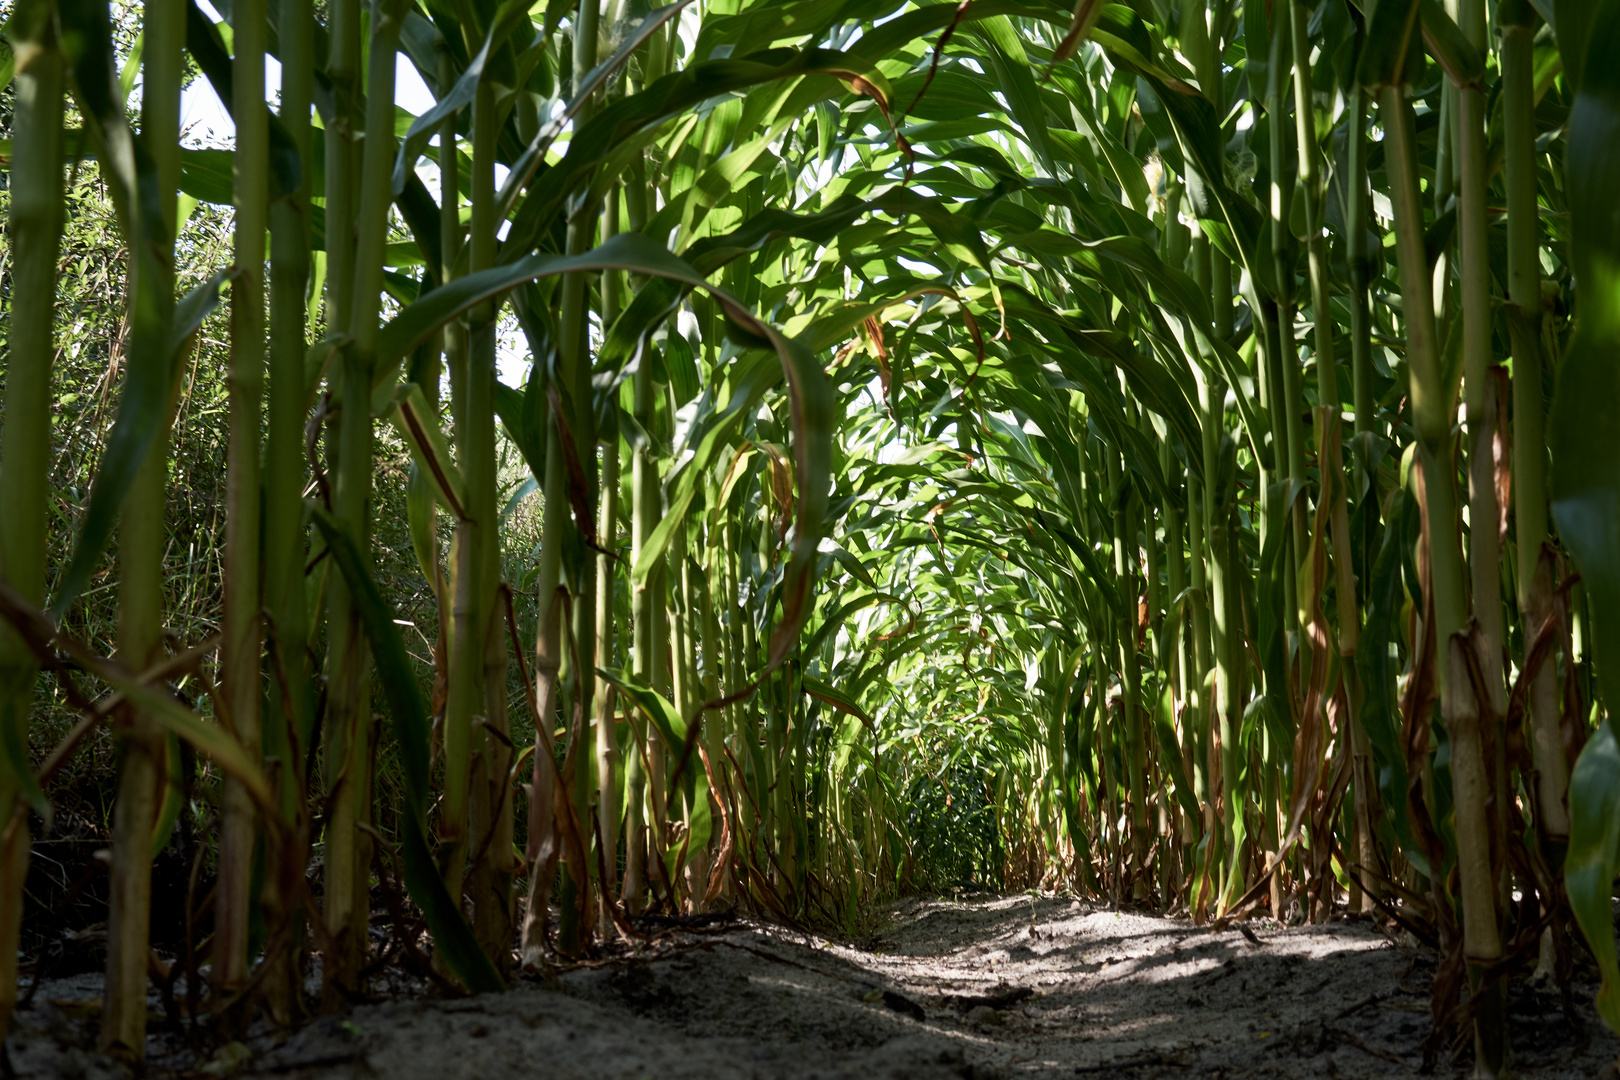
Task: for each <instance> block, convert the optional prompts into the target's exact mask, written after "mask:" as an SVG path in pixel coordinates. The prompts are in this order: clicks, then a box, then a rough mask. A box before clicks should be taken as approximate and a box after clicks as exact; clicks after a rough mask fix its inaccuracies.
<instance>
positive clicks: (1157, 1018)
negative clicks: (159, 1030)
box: [8, 897, 1620, 1080]
mask: <svg viewBox="0 0 1620 1080" xmlns="http://www.w3.org/2000/svg"><path fill="white" fill-rule="evenodd" d="M1249 927H1250V931H1251V933H1253V935H1254V940H1253V941H1251V940H1250V939H1249V938H1248V937H1246V936H1245V935H1244V934H1242V933H1240V932H1239V931H1238V930H1236V929H1233V930H1230V931H1225V932H1221V933H1211V932H1209V931H1207V930H1204V929H1200V928H1198V927H1195V926H1193V925H1192V924H1191V923H1189V922H1186V921H1183V920H1173V919H1166V918H1160V917H1156V916H1148V915H1137V914H1131V913H1126V912H1116V911H1110V910H1106V909H1102V908H1098V907H1094V906H1088V905H1083V904H1080V903H1075V902H1071V901H1066V900H1055V899H1040V900H1034V899H1031V898H1029V897H1001V898H994V899H980V900H972V901H965V902H953V901H947V900H912V901H907V902H905V903H902V904H900V905H897V906H895V907H894V908H893V909H891V911H890V918H889V921H888V925H887V927H886V929H885V930H884V932H883V933H882V934H881V935H879V936H878V937H875V938H873V939H870V940H868V941H864V942H861V943H860V945H859V947H857V946H855V945H846V944H831V943H828V942H825V941H820V940H813V939H809V938H806V937H804V936H803V935H799V934H795V933H792V932H789V931H783V930H780V929H777V928H771V927H764V926H758V925H752V924H738V925H729V926H720V927H715V928H711V929H709V930H703V931H700V930H685V931H680V932H673V933H670V934H668V935H667V936H665V937H663V938H661V939H659V940H657V941H655V942H653V943H652V944H650V945H649V946H647V947H646V948H645V949H643V950H642V951H641V953H640V955H638V956H632V957H628V958H621V959H619V960H616V961H614V962H612V963H609V964H605V965H603V966H600V967H595V968H580V969H575V970H572V971H569V972H567V973H565V974H563V975H561V976H560V977H559V978H557V979H556V980H555V981H554V982H553V983H552V984H551V985H544V984H542V983H540V982H538V981H525V982H524V983H523V984H522V985H520V986H519V987H517V988H516V989H514V990H513V991H512V992H511V993H507V994H503V995H494V996H488V997H482V998H473V999H463V1000H430V999H426V998H423V997H402V998H399V999H396V1000H393V1001H389V1002H387V1003H383V1004H375V1005H367V1006H363V1007H360V1008H358V1009H356V1010H355V1011H354V1012H353V1013H352V1015H350V1016H348V1017H343V1018H338V1017H328V1018H324V1019H321V1020H317V1021H315V1022H313V1023H311V1024H309V1025H307V1026H305V1027H304V1028H302V1029H300V1030H298V1031H296V1032H293V1033H291V1034H290V1035H287V1034H285V1033H272V1032H266V1033H263V1034H261V1035H259V1036H257V1037H255V1038H252V1039H249V1040H247V1041H246V1043H244V1044H236V1045H235V1046H232V1047H227V1048H226V1049H225V1050H223V1051H219V1052H216V1054H215V1056H214V1058H213V1059H212V1060H209V1059H204V1058H199V1056H198V1055H197V1052H196V1050H195V1049H192V1048H190V1047H187V1046H186V1045H185V1042H184V1040H183V1039H179V1038H176V1037H174V1036H172V1035H171V1036H168V1037H163V1036H159V1037H155V1038H154V1040H153V1046H152V1058H153V1059H152V1062H151V1064H150V1065H149V1067H148V1068H147V1070H146V1075H148V1076H153V1075H159V1076H161V1075H176V1074H183V1075H214V1076H222V1075H226V1074H234V1075H239V1076H242V1077H254V1078H266V1080H268V1078H270V1077H289V1078H299V1080H340V1078H341V1080H348V1078H351V1077H388V1078H390V1080H412V1078H416V1077H422V1078H429V1077H431V1078H434V1080H438V1078H462V1077H465V1078H468V1080H471V1078H475V1077H476V1078H479V1080H486V1078H501V1077H509V1076H510V1077H515V1076H524V1075H538V1076H543V1077H546V1078H548V1080H550V1078H556V1080H573V1078H576V1077H577V1078H580V1080H586V1078H590V1080H609V1078H613V1080H617V1078H642V1077H645V1078H649V1080H653V1078H658V1080H663V1078H686V1077H691V1078H698V1077H703V1078H720V1080H732V1078H736V1080H742V1078H756V1077H757V1078H760V1080H770V1078H777V1077H784V1078H794V1080H800V1078H802V1080H811V1078H827V1080H833V1078H850V1080H888V1078H894V1080H935V1078H939V1080H945V1078H958V1080H984V1078H992V1077H993V1078H1009V1080H1010V1078H1013V1077H1019V1076H1025V1075H1029V1076H1110V1077H1127V1078H1148V1077H1165V1078H1169V1077H1207V1078H1216V1077H1222V1078H1235V1077H1345V1078H1351V1077H1394V1076H1416V1075H1419V1073H1418V1069H1419V1066H1420V1064H1421V1060H1422V1055H1421V1049H1420V1044H1421V1043H1422V1041H1423V1039H1424V1037H1425V1036H1426V1035H1427V1033H1428V1031H1429V1018H1428V993H1429V981H1430V976H1431V974H1432V972H1433V966H1434V964H1433V957H1432V954H1429V953H1427V952H1425V951H1422V950H1418V949H1414V948H1408V947H1404V946H1402V945H1401V944H1399V943H1398V942H1397V941H1395V940H1394V939H1392V938H1390V937H1388V936H1386V935H1385V934H1383V933H1381V932H1379V931H1378V930H1376V929H1375V928H1373V927H1372V926H1370V925H1368V924H1366V923H1357V922H1340V923H1333V924H1329V925H1327V926H1319V927H1301V928H1283V927H1279V926H1275V925H1269V926H1268V925H1266V924H1261V923H1251V924H1249ZM93 989H94V988H93V987H90V986H88V985H85V986H82V987H80V989H79V990H78V991H77V992H79V993H81V994H82V993H86V992H88V991H90V990H93ZM1595 989H1596V987H1595V985H1587V984H1585V983H1584V982H1583V983H1581V984H1579V985H1577V986H1576V987H1575V1000H1576V1008H1575V1011H1574V1014H1573V1017H1569V1016H1566V1015H1565V1012H1564V1010H1563V1008H1562V1005H1561V1002H1560V997H1559V994H1558V991H1557V989H1556V988H1555V987H1552V986H1550V985H1549V986H1531V985H1527V984H1525V983H1523V982H1522V981H1521V982H1520V983H1519V984H1518V985H1517V987H1516V989H1515V992H1514V994H1513V998H1512V1001H1511V1003H1510V1008H1509V1014H1510V1024H1511V1037H1512V1040H1513V1045H1514V1051H1515V1067H1514V1072H1515V1075H1517V1076H1521V1077H1545V1078H1549V1080H1551V1078H1571V1080H1573V1078H1580V1080H1595V1078H1599V1077H1604V1076H1607V1077H1609V1078H1611V1080H1615V1078H1616V1077H1617V1075H1620V1074H1616V1073H1615V1072H1614V1064H1613V1063H1614V1062H1615V1060H1616V1055H1617V1053H1620V1041H1617V1040H1616V1039H1615V1037H1614V1036H1613V1035H1612V1034H1610V1033H1609V1032H1608V1031H1607V1030H1606V1029H1605V1028H1603V1026H1602V1025H1601V1024H1600V1023H1599V1022H1598V1020H1597V1018H1596V1015H1595V1013H1594V1012H1593V1011H1592V1009H1591V1007H1590V1004H1589V1002H1590V1000H1591V995H1592V993H1593V992H1594V991H1595ZM58 991H60V993H59V992H58ZM72 992H74V991H72V989H71V988H70V987H67V986H61V987H54V988H53V987H52V986H50V985H47V986H46V987H45V988H44V990H43V992H42V994H41V995H40V997H39V999H37V1001H36V1005H35V1007H34V1008H32V1009H30V1010H28V1011H27V1012H24V1013H21V1014H19V1028H18V1031H17V1033H16V1034H14V1036H13V1038H12V1039H11V1041H10V1043H9V1044H8V1051H9V1058H10V1063H11V1067H12V1069H13V1070H15V1072H16V1074H17V1075H18V1076H19V1077H23V1078H28V1080H34V1078H44V1077H83V1078H85V1080H93V1078H100V1077H113V1076H120V1075H127V1073H126V1072H125V1070H123V1069H122V1068H121V1067H120V1066H117V1065H116V1064H114V1063H112V1062H109V1061H107V1060H106V1059H103V1058H100V1057H97V1056H96V1055H94V1054H92V1053H90V1052H89V1051H88V1050H87V1049H85V1047H86V1046H87V1045H88V1044H89V1043H91V1042H93V1035H92V1034H91V1032H92V1028H93V1022H92V1018H91V1017H89V1016H87V1015H86V1014H87V1013H88V1012H90V1011H91V1010H92V1009H93V1006H91V1005H87V1004H82V1003H81V1004H79V1005H78V1006H75V1004H74V999H73V998H72V997H71V993H72ZM62 994H69V996H68V997H66V998H64V997H63V996H62ZM1466 1064H1467V1062H1466V1061H1465V1060H1463V1059H1459V1060H1457V1061H1454V1062H1453V1061H1448V1060H1447V1059H1446V1058H1445V1056H1444V1055H1442V1057H1441V1061H1440V1068H1439V1069H1438V1072H1439V1073H1440V1074H1442V1075H1444V1074H1451V1073H1454V1072H1455V1071H1456V1070H1457V1069H1459V1068H1463V1067H1465V1066H1466Z"/></svg>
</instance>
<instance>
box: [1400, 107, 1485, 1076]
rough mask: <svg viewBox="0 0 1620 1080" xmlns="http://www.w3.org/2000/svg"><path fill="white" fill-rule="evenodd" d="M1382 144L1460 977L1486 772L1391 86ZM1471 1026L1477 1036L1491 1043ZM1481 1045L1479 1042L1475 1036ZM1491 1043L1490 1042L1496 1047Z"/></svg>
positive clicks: (1405, 140) (1416, 220) (1426, 303)
mask: <svg viewBox="0 0 1620 1080" xmlns="http://www.w3.org/2000/svg"><path fill="white" fill-rule="evenodd" d="M1380 111H1381V113H1382V119H1383V121H1384V130H1385V132H1386V135H1385V138H1386V139H1387V140H1388V144H1389V148H1388V159H1387V160H1388V162H1389V174H1390V202H1391V203H1392V204H1393V206H1394V209H1395V232H1396V241H1397V242H1396V254H1397V258H1398V261H1399V264H1400V274H1401V291H1402V305H1403V309H1404V311H1405V314H1406V340H1407V350H1406V351H1407V365H1408V370H1409V392H1410V395H1411V401H1412V416H1413V421H1414V427H1415V428H1416V434H1417V443H1418V453H1419V457H1420V460H1421V461H1422V467H1423V485H1422V489H1423V497H1424V502H1425V520H1424V526H1425V531H1426V534H1427V540H1428V552H1429V580H1430V587H1431V590H1432V592H1433V600H1432V603H1433V612H1434V624H1435V625H1434V634H1435V640H1436V642H1437V643H1438V645H1439V654H1438V656H1437V658H1436V660H1437V663H1436V668H1437V672H1436V674H1437V676H1438V682H1439V689H1440V696H1441V711H1442V715H1443V716H1444V717H1445V720H1446V724H1447V727H1448V729H1449V731H1450V734H1451V776H1452V785H1453V789H1454V793H1455V794H1454V797H1455V806H1456V810H1455V815H1456V818H1455V820H1456V826H1455V827H1456V835H1457V865H1458V870H1459V873H1460V877H1461V885H1462V888H1461V895H1462V908H1463V948H1464V952H1465V955H1466V956H1467V958H1468V961H1469V964H1470V970H1471V972H1472V973H1474V974H1475V975H1476V977H1477V973H1478V971H1479V969H1480V967H1482V966H1484V965H1489V964H1491V963H1493V962H1494V961H1495V960H1497V959H1498V958H1499V957H1500V956H1501V954H1502V943H1501V936H1500V929H1499V927H1498V924H1497V913H1496V884H1495V881H1494V877H1493V875H1492V873H1491V858H1490V835H1489V825H1488V822H1487V818H1486V798H1487V795H1488V792H1489V790H1490V779H1489V772H1488V770H1487V768H1486V762H1485V758H1484V754H1483V746H1482V744H1481V739H1480V731H1479V726H1480V721H1479V711H1480V710H1479V705H1478V703H1477V701H1475V700H1474V693H1473V690H1472V688H1471V687H1470V686H1469V678H1468V675H1467V673H1466V670H1462V669H1459V667H1458V665H1457V659H1458V658H1459V657H1460V656H1461V655H1462V653H1461V651H1460V650H1461V648H1462V645H1461V643H1460V642H1459V643H1453V641H1452V636H1453V635H1454V634H1457V633H1459V632H1461V631H1462V630H1463V629H1464V625H1463V624H1464V619H1465V617H1466V611H1467V609H1466V593H1465V591H1464V590H1465V586H1464V580H1463V564H1462V549H1461V543H1460V540H1459V537H1458V523H1457V511H1458V507H1457V481H1456V473H1455V471H1454V469H1453V467H1452V457H1451V423H1452V417H1451V416H1449V415H1448V410H1447V398H1446V394H1445V387H1444V385H1443V384H1442V381H1441V372H1440V356H1439V350H1438V348H1437V346H1436V341H1435V324H1434V304H1433V300H1432V298H1431V295H1430V291H1429V288H1430V279H1429V273H1428V265H1427V262H1426V261H1425V256H1424V252H1423V209H1422V203H1421V201H1420V200H1419V197H1418V183H1417V179H1418V178H1417V151H1416V147H1415V145H1414V136H1413V121H1412V116H1411V105H1410V104H1409V103H1408V102H1407V100H1406V97H1405V90H1404V87H1402V86H1401V85H1399V84H1395V85H1392V86H1389V87H1386V88H1385V89H1384V91H1383V103H1382V105H1381V109H1380ZM1486 1023H1487V1021H1486V1019H1485V1018H1484V1017H1482V1018H1481V1019H1480V1020H1478V1021H1476V1030H1478V1031H1479V1032H1480V1034H1481V1035H1482V1036H1485V1037H1489V1036H1492V1035H1494V1036H1495V1037H1497V1038H1499V1037H1500V1034H1501V1033H1500V1031H1496V1032H1494V1033H1492V1032H1487V1031H1486V1030H1485V1026H1486ZM1481 1044H1482V1045H1489V1043H1488V1042H1486V1040H1485V1039H1482V1040H1481ZM1498 1045H1499V1044H1498Z"/></svg>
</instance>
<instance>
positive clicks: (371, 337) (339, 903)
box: [324, 0, 404, 1004]
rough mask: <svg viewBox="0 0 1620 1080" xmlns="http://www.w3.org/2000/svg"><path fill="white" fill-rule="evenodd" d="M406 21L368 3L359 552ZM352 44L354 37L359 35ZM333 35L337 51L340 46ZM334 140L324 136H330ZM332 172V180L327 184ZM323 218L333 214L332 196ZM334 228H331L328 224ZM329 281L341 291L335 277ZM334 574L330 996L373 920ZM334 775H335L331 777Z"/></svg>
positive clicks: (355, 389)
mask: <svg viewBox="0 0 1620 1080" xmlns="http://www.w3.org/2000/svg"><path fill="white" fill-rule="evenodd" d="M403 18H404V10H403V5H402V3H401V0H381V2H379V3H378V4H377V5H376V6H375V7H374V8H373V10H372V17H371V43H370V46H369V63H368V72H367V85H366V121H365V123H366V128H365V130H366V131H367V132H368V133H370V135H371V136H373V137H370V138H367V139H365V140H364V142H363V143H362V149H363V155H362V159H361V172H360V185H359V189H358V193H357V198H356V200H355V203H354V208H355V211H356V212H355V223H356V228H355V247H354V263H353V274H354V276H353V287H352V289H351V291H350V293H349V312H348V313H349V323H348V329H349V338H350V341H349V344H348V345H347V346H346V347H345V348H344V349H343V351H342V356H341V359H340V360H339V364H340V369H341V370H340V374H341V379H342V387H341V393H342V399H341V405H340V408H341V410H342V412H341V418H340V420H339V446H338V469H337V484H336V490H335V492H334V500H333V502H334V510H335V511H336V517H337V518H338V520H339V522H341V523H342V525H343V526H344V528H346V529H347V530H348V531H349V534H350V536H351V538H353V539H354V540H355V541H356V542H357V544H358V546H359V547H360V549H361V550H362V551H364V550H366V549H367V546H368V544H369V533H370V528H369V516H370V501H371V478H372V461H373V457H374V454H373V451H372V424H371V382H372V369H373V366H374V357H375V353H376V344H377V333H378V329H379V325H378V315H379V313H380V310H381V298H382V279H383V247H384V244H385V243H386V241H387V235H388V209H389V206H390V204H391V200H390V199H389V198H388V192H389V191H390V189H391V185H392V174H393V165H394V148H395V140H394V137H393V131H394V54H395V50H396V48H397V46H398V42H399V31H400V23H401V21H402V20H403ZM355 44H356V47H358V40H357V41H356V42H355ZM337 48H338V46H337V43H336V42H334V44H333V50H334V52H335V51H336V50H337ZM328 142H330V138H329V139H328ZM332 179H333V178H332V177H330V176H329V177H328V181H329V182H330V181H331V180H332ZM327 210H328V215H327V217H328V221H329V222H330V221H331V219H332V216H333V215H332V213H331V210H332V206H331V201H330V197H329V199H328V203H327ZM332 228H333V225H331V224H329V225H328V230H329V232H330V230H331V229H332ZM336 261H337V260H336V259H335V258H334V259H333V271H334V275H333V276H334V281H335V282H336V287H337V288H338V290H339V291H340V292H341V290H342V283H341V279H339V278H337V275H336V270H337V267H336ZM339 576H341V575H333V578H334V585H333V589H332V599H333V604H332V618H331V623H330V626H329V640H330V642H331V645H330V649H329V652H330V655H331V657H332V662H333V665H334V669H335V674H334V676H333V678H332V680H331V687H330V690H329V692H328V698H327V709H328V715H327V720H326V723H327V726H328V727H329V728H330V729H332V733H333V737H334V742H335V745H337V746H339V747H341V748H342V749H341V751H340V752H339V753H338V754H337V755H336V756H337V761H336V762H332V763H329V764H331V765H336V766H337V768H338V769H340V770H341V772H340V773H339V777H340V778H341V779H339V780H338V783H337V784H336V785H334V786H336V787H337V788H338V790H337V792H336V798H335V800H334V802H335V806H334V810H333V816H332V819H331V821H330V823H329V824H328V826H327V836H328V839H327V867H328V878H327V896H326V916H327V929H328V930H329V931H330V932H331V933H332V936H333V940H334V945H335V949H336V955H333V956H329V957H327V966H326V968H325V969H324V971H325V974H326V979H327V984H328V986H329V987H331V988H332V990H331V991H329V992H328V998H327V1000H328V1002H329V1003H331V1004H336V999H335V996H334V991H335V992H336V997H340V996H341V995H342V994H343V993H351V994H352V993H354V992H357V991H359V990H360V989H361V987H360V981H361V969H362V967H363V965H364V962H365V957H366V952H367V941H366V931H367V926H368V925H369V923H370V915H371V912H370V890H369V877H370V873H369V872H370V866H371V849H372V842H371V838H370V835H369V833H367V832H366V831H365V828H363V826H364V827H369V825H370V822H369V819H370V816H371V790H372V757H373V747H372V741H371V734H372V732H371V710H370V701H369V698H370V695H369V692H368V686H367V683H368V682H369V680H368V678H367V671H368V669H369V650H368V649H367V647H366V643H365V640H364V637H363V635H362V633H361V631H360V626H359V622H358V616H357V613H356V612H355V610H354V602H353V599H352V598H351V597H350V596H349V594H348V592H347V591H346V590H344V591H342V592H341V593H340V590H339V588H338V586H337V583H336V578H337V577H339ZM334 779H337V778H334Z"/></svg>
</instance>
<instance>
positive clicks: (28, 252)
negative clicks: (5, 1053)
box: [0, 0, 178, 1040]
mask: <svg viewBox="0 0 1620 1080" xmlns="http://www.w3.org/2000/svg"><path fill="white" fill-rule="evenodd" d="M54 15H55V5H54V4H51V3H48V2H45V0H24V2H23V3H20V4H18V5H17V6H16V7H15V8H14V9H13V12H12V16H11V25H10V27H9V30H10V34H9V36H10V44H11V49H12V55H13V57H14V60H15V63H16V75H15V78H14V86H15V87H16V89H15V91H14V99H13V100H14V103H15V104H14V110H15V111H14V112H13V115H12V150H13V152H14V153H15V154H16V155H17V156H16V158H15V159H14V161H15V163H14V164H13V166H12V168H11V171H10V176H9V180H10V184H11V191H10V196H11V206H10V211H11V212H10V221H9V231H10V241H11V259H12V280H11V290H12V292H11V308H10V309H9V310H8V312H7V316H8V318H7V337H6V349H7V360H6V378H5V417H6V421H5V424H4V425H0V506H4V507H5V508H6V511H5V513H3V514H0V580H4V582H5V584H6V585H7V586H8V587H10V588H12V589H14V590H16V591H17V593H18V594H20V595H21V596H22V598H23V599H24V600H26V601H28V602H29V603H31V604H35V605H43V603H44V599H45V554H46V527H47V522H48V517H47V514H48V510H49V499H50V494H49V480H50V466H51V363H52V360H53V357H54V355H55V347H54V342H53V340H52V325H51V324H52V320H53V318H54V316H55V303H54V295H53V294H54V293H55V290H56V277H57V274H56V263H57V257H58V253H59V251H60V248H61V242H62V184H63V179H62V82H63V80H62V75H63V62H62V53H61V50H60V47H59V44H58V41H57V37H56V26H55V18H54ZM176 100H178V95H176ZM37 671H38V663H37V661H36V660H35V658H34V655H33V653H32V651H31V650H30V649H29V648H28V646H27V645H26V644H25V643H24V642H23V641H22V639H21V638H20V637H18V636H17V635H16V634H15V633H14V632H13V631H12V630H11V628H10V626H9V624H3V623H0V739H5V740H7V741H8V742H10V743H11V744H12V745H14V746H27V745H28V721H29V713H30V712H31V711H32V709H33V698H34V677H35V674H36V673H37ZM0 753H4V751H0ZM13 767H14V766H11V765H8V764H5V763H3V762H0V1040H3V1039H4V1038H5V1037H6V1034H7V1033H8V1032H9V1031H10V1030H11V1015H12V1011H13V1010H14V1009H15V1007H16V1005H17V957H18V947H19V944H20V940H21V933H22V909H23V882H24V880H25V879H26V878H27V876H28V856H29V847H30V837H29V830H28V816H27V812H26V810H25V808H24V804H23V803H22V802H21V801H20V799H19V795H20V794H21V788H22V784H21V782H20V778H19V777H17V776H15V775H14V774H13V773H12V771H11V769H12V768H13ZM24 767H26V763H24Z"/></svg>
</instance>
